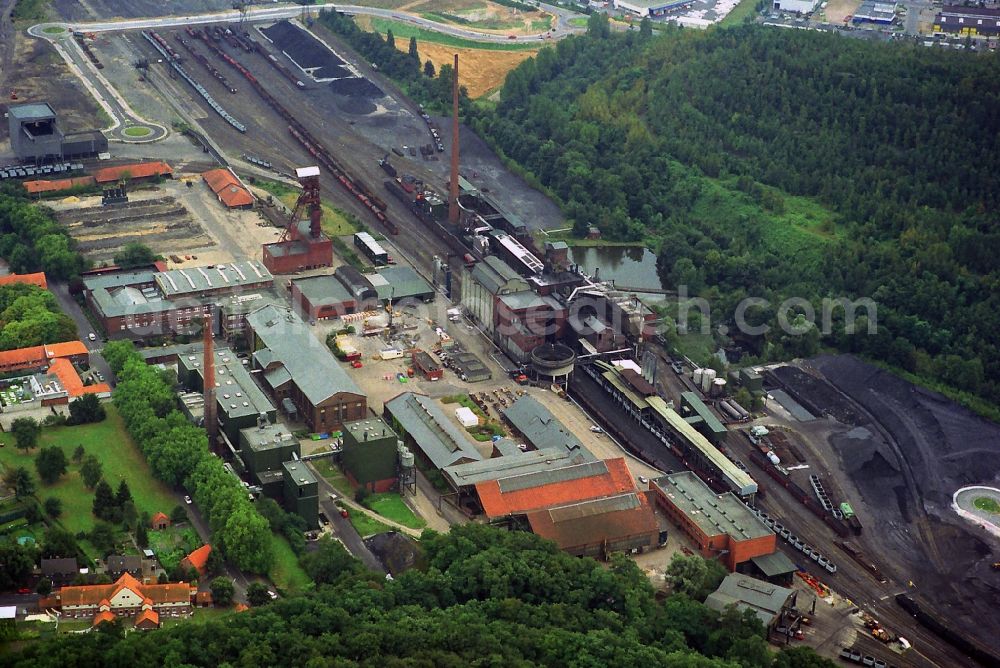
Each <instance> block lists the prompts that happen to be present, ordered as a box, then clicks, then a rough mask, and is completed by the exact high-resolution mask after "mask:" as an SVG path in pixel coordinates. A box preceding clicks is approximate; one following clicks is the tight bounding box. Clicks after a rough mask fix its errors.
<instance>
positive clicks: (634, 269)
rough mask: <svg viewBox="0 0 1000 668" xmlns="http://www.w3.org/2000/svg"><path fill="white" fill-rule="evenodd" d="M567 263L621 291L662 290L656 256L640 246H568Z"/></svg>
mask: <svg viewBox="0 0 1000 668" xmlns="http://www.w3.org/2000/svg"><path fill="white" fill-rule="evenodd" d="M569 261H570V262H571V263H573V264H579V265H580V269H582V270H583V271H585V272H586V273H588V274H590V275H591V276H594V274H599V275H598V276H596V277H595V278H598V279H600V280H602V281H607V280H614V281H615V284H616V285H618V286H621V287H622V288H639V289H643V288H652V289H654V290H659V289H661V288H662V287H663V285H662V284H661V283H660V277H659V276H657V275H656V255H655V254H654V253H653V252H652V251H651V250H649V249H648V248H643V247H642V246H571V247H570V249H569Z"/></svg>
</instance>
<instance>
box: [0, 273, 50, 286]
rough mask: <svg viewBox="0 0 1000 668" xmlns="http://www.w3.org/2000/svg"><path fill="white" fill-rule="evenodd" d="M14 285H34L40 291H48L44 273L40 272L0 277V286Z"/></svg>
mask: <svg viewBox="0 0 1000 668" xmlns="http://www.w3.org/2000/svg"><path fill="white" fill-rule="evenodd" d="M15 283H20V284H25V285H34V286H36V287H39V288H41V289H42V290H48V289H49V282H48V281H47V280H46V279H45V273H44V272H41V271H39V272H37V273H34V274H8V275H6V276H0V285H12V284H15Z"/></svg>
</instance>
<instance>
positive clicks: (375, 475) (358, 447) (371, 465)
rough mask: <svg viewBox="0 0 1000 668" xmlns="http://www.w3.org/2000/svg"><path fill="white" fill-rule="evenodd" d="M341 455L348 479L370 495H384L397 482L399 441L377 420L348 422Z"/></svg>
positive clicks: (387, 427) (379, 419) (388, 428)
mask: <svg viewBox="0 0 1000 668" xmlns="http://www.w3.org/2000/svg"><path fill="white" fill-rule="evenodd" d="M342 432H343V439H344V446H343V448H344V449H343V454H342V455H341V457H342V459H341V461H342V463H343V466H344V472H345V473H346V474H347V477H348V479H349V480H350V481H351V482H352V483H354V484H356V485H363V486H364V487H365V488H367V489H368V490H369V491H371V492H376V493H377V492H387V491H389V490H391V489H393V488H394V487H395V486H396V483H397V480H398V468H397V465H398V460H399V454H398V444H399V443H400V440H399V437H398V436H396V432H395V431H393V430H392V427H390V426H389V424H388V423H387V422H386V421H385V420H383V419H382V418H380V417H376V416H372V417H370V418H365V419H364V420H356V421H354V422H347V423H345V424H344V427H343V429H342Z"/></svg>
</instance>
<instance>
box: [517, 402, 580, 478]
mask: <svg viewBox="0 0 1000 668" xmlns="http://www.w3.org/2000/svg"><path fill="white" fill-rule="evenodd" d="M503 416H504V419H506V420H507V422H509V423H510V425H511V426H512V427H513V428H514V429H515V430H516V431H517V433H519V434H520V435H521V437H522V438H523V439H524V441H526V442H527V444H528V445H530V446H531V447H532V448H534V449H535V450H546V451H555V452H565V453H567V454H569V455H570V457H573V458H574V459H575V460H576V461H579V462H588V461H596V459H597V458H596V457H594V455H593V454H591V452H590V451H589V450H587V448H585V447H584V446H583V443H581V442H580V439H578V438H577V437H576V436H575V435H574V434H573V432H571V431H570V430H569V429H567V428H566V426H565V425H564V424H563V423H562V422H560V421H559V420H558V418H556V416H554V415H553V414H552V412H551V411H549V409H548V408H546V407H545V406H543V405H542V404H541V403H539V401H538V400H537V399H535V398H534V397H532V396H531V395H530V394H526V395H524V396H522V397H521V398H519V399H518V400H517V401H515V402H514V403H512V404H511V405H510V406H508V407H507V408H505V409H504V411H503Z"/></svg>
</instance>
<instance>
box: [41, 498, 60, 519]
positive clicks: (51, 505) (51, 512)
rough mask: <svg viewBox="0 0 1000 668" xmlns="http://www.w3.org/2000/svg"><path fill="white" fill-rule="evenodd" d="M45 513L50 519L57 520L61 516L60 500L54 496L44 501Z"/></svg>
mask: <svg viewBox="0 0 1000 668" xmlns="http://www.w3.org/2000/svg"><path fill="white" fill-rule="evenodd" d="M45 513H46V514H47V515H48V516H49V517H51V518H52V519H59V516H60V515H62V499H60V498H59V497H56V496H50V497H49V498H47V499H45Z"/></svg>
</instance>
